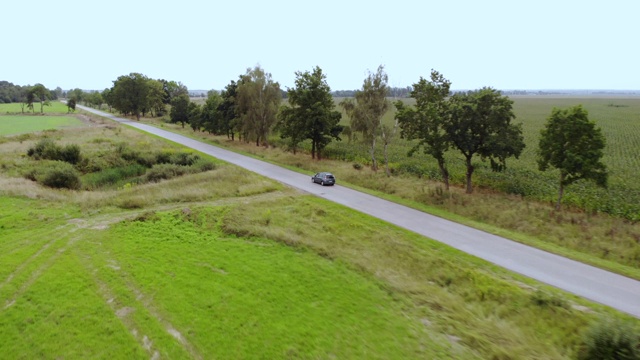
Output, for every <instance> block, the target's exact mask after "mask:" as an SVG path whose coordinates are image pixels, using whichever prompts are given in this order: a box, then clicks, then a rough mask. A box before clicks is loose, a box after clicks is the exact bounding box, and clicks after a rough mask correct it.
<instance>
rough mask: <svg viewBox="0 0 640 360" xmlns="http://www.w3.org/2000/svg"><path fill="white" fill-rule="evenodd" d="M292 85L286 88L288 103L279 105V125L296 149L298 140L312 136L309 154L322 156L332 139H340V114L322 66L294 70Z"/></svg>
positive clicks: (291, 147) (281, 132)
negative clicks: (294, 78)
mask: <svg viewBox="0 0 640 360" xmlns="http://www.w3.org/2000/svg"><path fill="white" fill-rule="evenodd" d="M295 85H296V86H295V88H292V89H289V90H288V91H287V98H288V100H289V104H290V106H283V107H282V108H281V109H280V113H279V116H278V118H279V121H278V129H279V130H280V136H281V137H282V138H283V139H288V140H289V141H288V143H289V147H290V149H292V150H293V151H294V153H295V151H296V147H297V146H298V144H299V143H300V142H301V141H303V140H306V139H309V140H311V157H312V158H316V156H317V158H318V159H321V158H322V150H323V149H324V148H325V147H326V146H327V144H329V143H330V142H331V140H332V139H336V140H340V133H341V132H342V126H340V125H339V123H340V119H341V118H342V114H340V112H338V111H335V110H334V108H335V105H334V103H333V97H332V96H331V88H330V87H329V85H328V84H327V81H326V76H325V75H324V74H323V73H322V69H320V67H318V66H316V67H315V68H314V69H313V71H312V72H309V71H305V72H300V71H297V72H296V81H295Z"/></svg>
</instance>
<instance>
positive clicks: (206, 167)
mask: <svg viewBox="0 0 640 360" xmlns="http://www.w3.org/2000/svg"><path fill="white" fill-rule="evenodd" d="M192 167H193V168H194V169H195V170H196V172H205V171H210V170H215V168H216V164H215V163H213V162H211V161H209V160H205V159H200V160H198V161H197V162H196V163H195V164H193V165H192Z"/></svg>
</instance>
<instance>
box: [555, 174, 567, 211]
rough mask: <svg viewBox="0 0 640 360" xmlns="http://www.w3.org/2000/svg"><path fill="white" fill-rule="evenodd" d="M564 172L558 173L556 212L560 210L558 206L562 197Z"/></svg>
mask: <svg viewBox="0 0 640 360" xmlns="http://www.w3.org/2000/svg"><path fill="white" fill-rule="evenodd" d="M564 177H565V174H564V172H560V190H558V201H557V202H556V210H558V211H559V210H560V205H561V203H562V195H564Z"/></svg>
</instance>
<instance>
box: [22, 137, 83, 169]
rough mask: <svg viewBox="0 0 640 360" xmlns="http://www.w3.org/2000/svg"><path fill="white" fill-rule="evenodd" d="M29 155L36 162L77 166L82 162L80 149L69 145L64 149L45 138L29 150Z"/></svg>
mask: <svg viewBox="0 0 640 360" xmlns="http://www.w3.org/2000/svg"><path fill="white" fill-rule="evenodd" d="M27 155H28V156H30V157H33V158H34V159H36V160H57V161H64V162H68V163H69V164H77V163H79V162H80V160H81V156H80V147H79V146H78V145H67V146H65V147H64V148H63V147H60V146H58V145H57V144H56V143H55V142H54V141H53V140H51V139H50V138H44V139H42V140H40V141H38V143H37V144H36V145H35V146H34V147H32V148H29V150H27Z"/></svg>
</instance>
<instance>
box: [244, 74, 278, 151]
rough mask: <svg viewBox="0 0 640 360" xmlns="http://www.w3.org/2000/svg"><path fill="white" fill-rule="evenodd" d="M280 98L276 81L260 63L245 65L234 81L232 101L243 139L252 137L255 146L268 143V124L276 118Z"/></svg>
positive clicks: (270, 125)
mask: <svg viewBox="0 0 640 360" xmlns="http://www.w3.org/2000/svg"><path fill="white" fill-rule="evenodd" d="M281 100H282V94H281V93H280V84H278V83H277V82H274V81H273V79H272V78H271V74H270V73H265V72H264V70H263V69H262V68H260V66H256V67H254V68H253V69H247V73H246V74H245V75H244V76H243V77H242V81H241V82H240V83H239V84H238V89H237V98H236V105H237V111H238V115H239V117H240V120H241V123H242V127H241V128H242V134H243V137H244V140H245V141H247V142H248V141H249V140H255V142H256V146H260V144H263V145H265V146H268V139H267V137H268V136H269V133H270V131H271V127H272V126H273V124H274V123H275V122H276V115H277V113H278V106H279V105H280V101H281Z"/></svg>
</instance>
